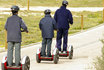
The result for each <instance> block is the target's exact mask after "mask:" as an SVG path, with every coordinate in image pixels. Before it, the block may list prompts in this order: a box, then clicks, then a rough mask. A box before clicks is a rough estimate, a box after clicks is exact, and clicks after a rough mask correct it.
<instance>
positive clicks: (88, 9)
mask: <svg viewBox="0 0 104 70" xmlns="http://www.w3.org/2000/svg"><path fill="white" fill-rule="evenodd" d="M58 8H59V7H42V6H35V7H33V6H31V7H30V10H32V11H44V10H46V9H51V11H56V10H57V9H58ZM68 9H70V10H71V11H74V12H81V11H91V12H96V11H102V10H103V7H68ZM6 10H7V11H8V10H10V8H2V7H0V11H6ZM20 10H27V8H26V7H24V8H20Z"/></svg>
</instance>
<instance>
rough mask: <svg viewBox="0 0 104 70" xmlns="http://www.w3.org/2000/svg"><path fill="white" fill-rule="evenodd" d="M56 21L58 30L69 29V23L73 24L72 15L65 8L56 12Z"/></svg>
mask: <svg viewBox="0 0 104 70" xmlns="http://www.w3.org/2000/svg"><path fill="white" fill-rule="evenodd" d="M54 19H55V20H56V23H57V28H58V29H60V28H64V29H69V28H70V26H69V23H70V24H73V17H72V14H71V12H70V11H69V10H68V9H66V7H65V6H61V8H60V9H58V10H57V11H56V12H55V15H54Z"/></svg>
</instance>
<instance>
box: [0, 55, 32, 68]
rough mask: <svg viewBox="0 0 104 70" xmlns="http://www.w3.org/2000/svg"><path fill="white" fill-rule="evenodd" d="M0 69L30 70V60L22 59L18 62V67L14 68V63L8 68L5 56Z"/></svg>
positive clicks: (26, 57) (27, 58)
mask: <svg viewBox="0 0 104 70" xmlns="http://www.w3.org/2000/svg"><path fill="white" fill-rule="evenodd" d="M1 69H2V70H29V69H30V59H29V57H28V56H25V57H23V59H22V60H21V62H20V66H19V67H16V66H15V63H13V66H8V63H7V56H4V57H3V59H2V63H1Z"/></svg>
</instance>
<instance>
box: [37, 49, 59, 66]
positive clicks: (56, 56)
mask: <svg viewBox="0 0 104 70" xmlns="http://www.w3.org/2000/svg"><path fill="white" fill-rule="evenodd" d="M42 60H43V61H54V63H55V64H57V63H58V60H59V51H58V49H57V48H55V49H54V50H53V53H52V55H51V57H42V56H41V48H38V50H37V53H36V61H37V63H40V62H41V61H42Z"/></svg>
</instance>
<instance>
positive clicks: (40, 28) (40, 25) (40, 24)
mask: <svg viewBox="0 0 104 70" xmlns="http://www.w3.org/2000/svg"><path fill="white" fill-rule="evenodd" d="M39 28H40V30H41V20H40V22H39Z"/></svg>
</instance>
